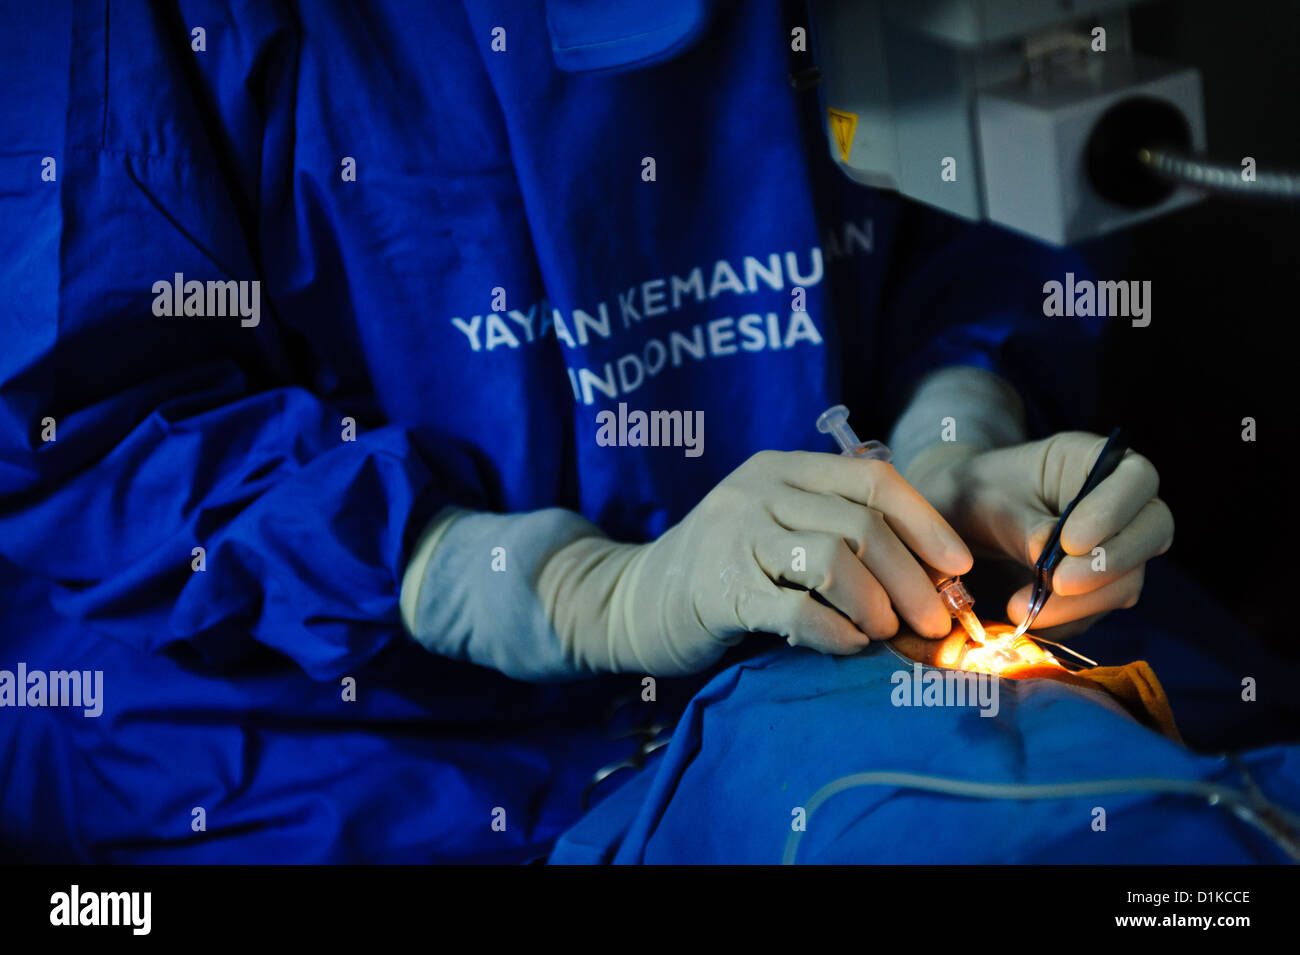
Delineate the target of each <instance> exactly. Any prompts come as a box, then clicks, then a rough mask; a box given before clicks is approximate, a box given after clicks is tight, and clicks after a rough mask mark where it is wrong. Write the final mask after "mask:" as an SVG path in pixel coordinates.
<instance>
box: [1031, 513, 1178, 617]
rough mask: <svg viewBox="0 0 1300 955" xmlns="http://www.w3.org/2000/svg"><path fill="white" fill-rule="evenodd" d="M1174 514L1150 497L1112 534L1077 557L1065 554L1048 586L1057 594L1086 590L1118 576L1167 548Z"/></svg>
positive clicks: (1071, 593) (1172, 527) (1100, 585)
mask: <svg viewBox="0 0 1300 955" xmlns="http://www.w3.org/2000/svg"><path fill="white" fill-rule="evenodd" d="M1173 541H1174V516H1173V514H1171V513H1170V512H1169V507H1168V506H1167V505H1166V504H1165V502H1164V501H1162V500H1160V498H1158V497H1157V498H1152V499H1151V500H1150V501H1147V503H1146V504H1145V505H1144V506H1143V508H1142V510H1140V511H1138V514H1137V516H1136V517H1134V518H1133V520H1132V521H1130V522H1129V523H1128V526H1126V527H1125V528H1123V529H1122V530H1121V531H1120V532H1119V533H1118V534H1116V535H1115V536H1114V537H1111V538H1109V539H1108V540H1104V541H1102V542H1101V543H1100V544H1098V545H1097V546H1096V547H1094V548H1092V550H1090V551H1089V552H1088V553H1086V554H1084V555H1083V556H1081V557H1066V558H1065V559H1064V560H1062V561H1061V562H1060V563H1059V564H1058V565H1057V567H1056V576H1055V577H1054V578H1053V579H1052V589H1053V590H1055V591H1056V592H1057V593H1058V594H1062V595H1073V594H1086V593H1088V592H1089V591H1092V590H1096V589H1097V588H1099V587H1103V586H1105V585H1106V584H1109V583H1110V582H1111V581H1113V580H1116V579H1118V578H1119V577H1122V576H1123V575H1124V574H1126V573H1128V572H1129V571H1130V570H1132V569H1133V568H1134V567H1137V566H1138V565H1139V564H1144V563H1146V562H1147V561H1148V560H1150V559H1151V558H1152V557H1158V556H1159V555H1160V554H1163V553H1164V552H1165V551H1167V550H1169V548H1170V546H1171V545H1172V544H1173Z"/></svg>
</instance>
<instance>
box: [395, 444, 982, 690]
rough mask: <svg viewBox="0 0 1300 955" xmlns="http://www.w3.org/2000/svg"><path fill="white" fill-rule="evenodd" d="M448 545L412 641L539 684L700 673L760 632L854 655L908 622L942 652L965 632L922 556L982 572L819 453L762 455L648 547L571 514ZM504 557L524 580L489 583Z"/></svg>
mask: <svg viewBox="0 0 1300 955" xmlns="http://www.w3.org/2000/svg"><path fill="white" fill-rule="evenodd" d="M438 533H439V534H440V535H441V539H440V540H439V541H438V542H437V543H436V546H434V547H433V548H432V553H431V556H426V557H424V558H418V557H417V560H416V561H413V564H412V567H411V568H409V569H408V573H407V575H406V580H405V582H404V584H403V605H404V611H403V616H404V619H406V620H407V625H408V628H409V629H410V631H411V632H412V634H413V635H414V636H415V638H416V639H417V640H419V641H420V642H421V643H423V644H424V645H425V646H426V647H428V648H429V649H432V650H435V651H436V652H439V653H443V654H446V655H449V656H453V657H458V658H462V659H469V660H472V661H474V662H478V663H483V664H485V665H489V666H493V667H495V668H497V669H499V670H502V671H503V672H506V673H508V674H510V675H512V676H516V677H520V678H522V679H533V680H536V679H554V678H557V677H564V676H566V675H573V674H576V673H584V672H627V671H632V672H640V673H648V674H654V675H672V674H683V673H693V672H697V671H699V670H702V669H704V668H706V667H708V666H709V665H710V664H712V663H713V662H715V661H716V660H717V659H718V658H719V657H720V656H721V655H722V654H723V653H724V652H725V650H726V648H727V647H728V646H730V645H732V644H734V643H736V642H737V641H739V640H740V639H741V638H742V636H743V635H744V634H746V633H748V632H750V631H763V632H770V633H776V634H780V635H781V636H783V637H785V638H786V640H787V642H789V643H790V644H791V645H802V646H807V647H812V648H815V649H817V650H820V651H822V652H825V653H854V652H856V651H857V650H859V649H861V648H862V647H863V646H864V645H866V644H867V643H868V642H869V641H870V640H871V639H873V638H876V639H884V638H887V637H890V636H892V635H893V634H894V633H896V632H897V630H898V627H899V617H900V616H901V617H902V618H903V619H904V620H905V621H906V622H907V623H908V624H909V625H910V626H911V627H912V629H913V630H915V631H916V632H918V633H921V634H925V635H928V636H932V637H941V636H944V635H946V634H947V633H948V632H949V629H950V626H951V619H950V617H949V615H948V613H947V611H946V610H945V609H944V607H943V604H942V603H941V602H940V600H939V597H938V594H937V593H936V591H935V587H934V584H933V582H932V581H931V578H930V575H929V574H928V573H927V571H926V570H925V569H923V568H922V566H921V564H920V563H918V560H917V557H916V556H913V554H916V555H918V556H919V557H920V558H921V559H922V560H924V561H925V562H926V563H927V564H929V565H930V566H931V567H933V568H935V569H937V570H939V571H941V572H943V573H945V574H960V573H964V572H965V571H967V570H969V569H970V566H971V563H972V558H971V554H970V551H969V550H967V548H966V546H965V545H964V544H963V543H962V541H961V539H960V538H959V537H958V536H957V535H956V534H955V533H954V532H953V530H952V528H951V527H949V526H948V524H947V523H946V522H945V521H944V520H943V518H942V517H940V516H939V514H938V513H937V512H936V511H935V509H934V508H933V507H932V506H931V505H930V504H929V503H927V502H926V501H925V499H924V498H922V497H921V495H919V494H918V493H917V492H916V491H915V490H913V489H912V488H911V487H910V486H909V485H908V484H907V483H906V482H905V481H904V480H903V479H902V478H901V477H900V476H899V474H898V472H897V471H895V470H894V468H893V467H892V466H891V465H889V464H884V463H882V462H879V461H867V460H861V459H852V458H848V457H841V456H839V455H832V454H816V453H809V452H789V453H783V452H777V451H765V452H761V453H759V454H756V455H754V456H753V457H752V458H750V459H749V460H748V461H746V462H745V463H744V464H742V465H741V466H740V467H738V468H737V469H736V470H735V471H733V472H732V473H731V474H730V475H728V476H727V477H726V478H724V479H723V480H722V481H721V482H720V483H719V484H718V485H717V486H716V487H715V488H714V489H713V490H712V491H710V492H709V493H708V494H707V495H706V496H705V497H704V499H703V500H702V501H700V503H699V504H698V505H696V507H695V508H694V509H693V510H692V511H691V512H690V513H689V514H687V515H686V517H685V518H683V519H682V521H681V522H680V523H678V524H677V525H675V526H673V527H671V528H669V529H668V530H667V531H666V532H664V534H663V535H661V536H660V537H659V538H658V539H657V540H655V541H653V542H651V543H649V544H639V545H638V544H620V543H616V542H614V541H611V540H609V539H608V538H606V537H605V536H604V535H603V534H602V533H601V532H600V531H599V529H598V528H596V527H595V525H592V524H590V523H588V522H586V521H585V520H584V519H583V518H581V517H579V516H578V515H576V514H572V513H571V512H567V511H561V510H559V509H550V510H548V511H539V512H533V513H532V514H523V515H497V514H470V515H468V516H465V517H461V518H460V519H459V520H456V521H455V522H454V523H451V524H450V526H449V527H447V528H445V529H440V530H439V531H438ZM548 541H550V542H554V545H553V546H551V545H548V544H547V542H548ZM494 547H497V548H500V549H501V550H502V552H506V551H508V552H510V553H511V554H513V555H515V556H514V557H512V560H513V563H512V564H511V565H510V566H511V568H512V569H511V572H510V573H508V574H495V575H493V574H491V573H489V572H487V570H486V569H482V568H485V567H486V562H485V561H484V560H483V558H482V555H484V554H486V553H488V551H489V550H491V549H493V548H494ZM909 548H910V549H911V550H910V551H909ZM422 550H423V548H422ZM530 553H531V554H533V555H534V556H529V554H530ZM521 554H523V555H524V556H523V557H522V558H521V557H520V555H521ZM475 568H480V569H475ZM800 588H802V589H800ZM814 594H815V595H816V596H814ZM408 598H409V599H408ZM530 601H531V602H532V603H531V604H530ZM823 601H824V602H823ZM827 604H829V605H830V606H828V605H827ZM833 608H837V609H838V611H842V612H843V615H841V613H839V612H837V609H833Z"/></svg>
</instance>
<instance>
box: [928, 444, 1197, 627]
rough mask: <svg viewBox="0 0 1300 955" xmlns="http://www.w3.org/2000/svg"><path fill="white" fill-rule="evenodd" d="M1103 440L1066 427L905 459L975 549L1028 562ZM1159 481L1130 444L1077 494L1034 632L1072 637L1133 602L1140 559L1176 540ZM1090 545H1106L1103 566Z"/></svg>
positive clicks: (1017, 607)
mask: <svg viewBox="0 0 1300 955" xmlns="http://www.w3.org/2000/svg"><path fill="white" fill-rule="evenodd" d="M1105 443H1106V439H1105V438H1104V437H1101V436H1099V435H1095V434H1088V433H1086V432H1080V431H1070V432H1062V433H1060V434H1056V435H1053V436H1052V437H1050V438H1046V439H1044V440H1042V441H1031V442H1029V443H1027V444H1017V445H1013V446H1011V447H1006V448H999V449H996V450H992V451H980V450H978V449H976V448H971V447H969V446H965V445H961V444H939V445H935V446H933V447H931V448H929V449H928V450H926V451H924V452H922V453H921V454H920V455H919V456H918V457H917V458H916V459H915V460H913V461H911V462H910V463H909V464H908V466H907V469H906V473H905V476H906V478H907V480H908V482H909V483H911V484H912V486H913V487H915V488H916V489H917V490H918V491H920V492H921V494H922V495H923V496H924V497H925V498H926V499H927V500H929V501H930V503H932V504H933V505H934V506H935V508H936V509H937V510H938V511H939V513H940V514H942V515H943V516H944V517H945V518H946V519H947V520H948V522H949V524H951V525H952V527H953V529H954V530H956V531H957V533H958V534H960V535H961V537H962V539H963V540H964V541H966V542H967V544H968V545H969V546H970V547H971V549H972V550H973V551H974V552H975V553H976V554H977V555H978V554H980V553H981V552H982V553H984V554H988V555H993V556H998V557H1005V558H1009V559H1011V560H1014V561H1017V562H1019V563H1021V564H1023V565H1025V566H1027V567H1032V566H1033V564H1034V562H1035V561H1036V560H1037V559H1038V556H1039V554H1040V552H1041V551H1042V549H1043V546H1044V545H1045V544H1046V542H1047V538H1048V537H1049V536H1050V535H1051V532H1052V527H1053V526H1054V525H1055V523H1056V521H1057V519H1058V517H1059V515H1060V513H1061V511H1063V510H1064V509H1065V507H1066V506H1067V505H1068V504H1069V503H1070V501H1071V500H1072V499H1073V498H1074V496H1075V495H1076V494H1078V493H1079V489H1080V488H1082V487H1083V483H1084V481H1085V480H1086V479H1087V476H1088V470H1089V468H1091V467H1092V464H1093V462H1094V461H1096V459H1097V456H1098V454H1100V452H1101V449H1102V446H1103V445H1104V444H1105ZM1158 487H1159V476H1158V475H1157V474H1156V469H1155V468H1154V467H1153V466H1152V464H1151V462H1150V461H1148V460H1147V459H1146V458H1144V457H1142V456H1141V455H1140V454H1136V453H1134V452H1132V451H1130V452H1129V453H1128V454H1127V455H1126V456H1125V457H1124V459H1123V461H1121V462H1120V465H1119V467H1118V468H1117V469H1116V470H1115V473H1114V474H1112V475H1111V476H1110V477H1108V478H1107V479H1106V480H1105V481H1103V482H1102V483H1101V484H1100V485H1098V487H1097V488H1096V490H1094V491H1093V492H1092V493H1091V494H1089V495H1088V496H1087V497H1085V498H1084V499H1083V500H1082V501H1080V502H1079V505H1078V506H1077V507H1076V508H1075V509H1074V512H1073V513H1072V514H1071V515H1070V519H1069V520H1068V521H1067V522H1066V524H1065V527H1064V528H1063V530H1062V534H1061V543H1062V545H1063V546H1064V548H1065V552H1066V554H1067V555H1069V556H1067V557H1066V558H1065V559H1064V560H1062V561H1061V563H1060V564H1059V565H1058V566H1057V569H1056V574H1055V577H1054V578H1053V580H1052V597H1051V599H1049V600H1048V601H1047V604H1046V606H1045V607H1044V608H1043V611H1042V613H1041V614H1039V617H1038V620H1037V621H1036V622H1035V624H1034V629H1035V631H1042V630H1046V629H1048V628H1057V629H1055V631H1054V635H1056V636H1068V635H1070V634H1072V633H1077V632H1080V631H1082V630H1085V629H1087V628H1088V627H1089V626H1091V625H1092V623H1094V622H1095V621H1096V620H1097V619H1098V618H1100V617H1101V616H1102V615H1103V614H1105V613H1107V612H1108V611H1111V610H1116V609H1120V608H1125V607H1132V606H1133V605H1134V604H1135V603H1137V600H1138V596H1139V595H1140V594H1141V592H1142V581H1143V575H1144V570H1145V565H1146V562H1147V561H1148V560H1150V559H1151V558H1152V557H1156V556H1158V555H1160V554H1163V553H1164V552H1165V551H1167V550H1168V549H1169V547H1170V545H1171V544H1172V543H1173V537H1174V519H1173V515H1172V514H1171V513H1170V511H1169V508H1168V507H1167V506H1166V505H1165V503H1164V501H1162V500H1160V498H1158V497H1157V496H1156V491H1157V489H1158ZM1095 548H1102V549H1103V550H1104V566H1105V569H1104V570H1102V569H1099V568H1100V567H1101V565H1102V561H1101V560H1100V559H1099V558H1101V557H1102V556H1103V555H1102V553H1101V552H1096V553H1094V549H1095ZM1094 568H1097V569H1094ZM1029 591H1030V585H1029V584H1026V585H1025V586H1024V587H1022V588H1021V589H1020V590H1018V591H1017V592H1016V593H1015V594H1013V595H1012V597H1011V599H1010V600H1009V601H1008V602H1007V615H1008V617H1009V618H1010V619H1011V620H1012V621H1013V622H1015V623H1019V622H1020V621H1021V620H1023V619H1024V617H1025V614H1026V613H1027V612H1028V607H1029Z"/></svg>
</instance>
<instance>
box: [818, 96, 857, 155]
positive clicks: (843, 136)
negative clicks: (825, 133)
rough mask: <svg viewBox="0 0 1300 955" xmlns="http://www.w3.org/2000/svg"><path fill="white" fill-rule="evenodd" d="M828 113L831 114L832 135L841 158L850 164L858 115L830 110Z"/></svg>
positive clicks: (828, 109)
mask: <svg viewBox="0 0 1300 955" xmlns="http://www.w3.org/2000/svg"><path fill="white" fill-rule="evenodd" d="M826 112H827V113H828V114H830V120H831V135H832V136H834V137H835V145H836V146H838V147H839V150H840V158H841V159H843V160H844V161H845V162H848V161H849V150H851V149H852V148H853V133H854V131H856V130H857V128H858V114H857V113H846V112H844V111H843V110H838V109H830V108H827V110H826Z"/></svg>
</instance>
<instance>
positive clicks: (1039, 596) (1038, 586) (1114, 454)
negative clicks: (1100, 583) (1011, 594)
mask: <svg viewBox="0 0 1300 955" xmlns="http://www.w3.org/2000/svg"><path fill="white" fill-rule="evenodd" d="M1127 451H1128V439H1127V436H1126V435H1125V434H1124V429H1123V428H1116V429H1115V430H1114V431H1112V432H1111V433H1110V437H1109V438H1107V439H1106V444H1105V445H1104V446H1103V447H1102V449H1101V454H1099V455H1098V456H1097V463H1096V464H1094V465H1093V466H1092V470H1091V471H1089V472H1088V479H1087V480H1086V481H1084V482H1083V487H1082V488H1081V489H1080V490H1079V493H1078V494H1076V495H1075V496H1074V500H1072V501H1071V502H1070V503H1069V504H1067V505H1066V508H1065V510H1064V511H1062V512H1061V516H1060V518H1059V519H1058V520H1057V522H1056V526H1055V527H1053V528H1052V536H1051V537H1049V538H1047V543H1046V544H1045V545H1044V546H1043V552H1042V553H1041V554H1039V555H1038V562H1037V563H1036V564H1034V586H1033V589H1032V590H1031V591H1030V594H1029V613H1027V614H1026V615H1025V619H1024V621H1023V622H1022V623H1021V624H1020V626H1018V627H1016V632H1015V633H1014V634H1013V639H1014V638H1015V637H1019V636H1022V635H1023V634H1024V633H1025V631H1026V630H1028V629H1029V628H1030V627H1032V626H1033V625H1034V621H1035V620H1037V619H1038V615H1039V614H1040V613H1042V611H1043V605H1044V604H1046V603H1047V598H1048V597H1050V596H1051V594H1052V576H1053V575H1054V574H1055V573H1056V565H1057V564H1059V563H1060V562H1061V558H1063V557H1064V556H1065V548H1063V547H1062V546H1061V531H1062V529H1063V528H1064V527H1065V522H1066V521H1068V520H1069V519H1070V515H1071V514H1072V513H1073V512H1074V508H1075V506H1076V505H1077V504H1078V503H1079V502H1080V501H1082V500H1083V499H1084V498H1085V497H1087V496H1088V495H1089V494H1090V493H1092V492H1093V491H1094V490H1096V488H1097V485H1098V484H1100V483H1101V482H1102V481H1104V480H1106V478H1108V477H1110V476H1111V475H1112V474H1114V473H1115V468H1117V467H1118V466H1119V462H1120V461H1121V460H1122V459H1123V457H1124V455H1125V453H1126V452H1127Z"/></svg>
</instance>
